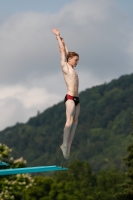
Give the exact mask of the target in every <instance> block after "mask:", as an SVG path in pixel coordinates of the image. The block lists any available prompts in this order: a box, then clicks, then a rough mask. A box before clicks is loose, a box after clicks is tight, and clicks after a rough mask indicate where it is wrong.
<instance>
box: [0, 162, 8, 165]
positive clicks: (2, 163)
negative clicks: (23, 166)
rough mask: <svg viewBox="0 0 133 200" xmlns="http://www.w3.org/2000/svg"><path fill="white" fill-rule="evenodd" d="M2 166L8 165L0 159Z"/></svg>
mask: <svg viewBox="0 0 133 200" xmlns="http://www.w3.org/2000/svg"><path fill="white" fill-rule="evenodd" d="M0 166H8V164H7V163H5V162H2V161H0Z"/></svg>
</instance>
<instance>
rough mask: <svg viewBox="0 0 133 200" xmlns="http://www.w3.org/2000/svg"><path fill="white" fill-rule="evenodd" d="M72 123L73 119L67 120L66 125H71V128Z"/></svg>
mask: <svg viewBox="0 0 133 200" xmlns="http://www.w3.org/2000/svg"><path fill="white" fill-rule="evenodd" d="M72 124H73V119H71V120H67V121H66V126H67V127H70V128H71V126H72Z"/></svg>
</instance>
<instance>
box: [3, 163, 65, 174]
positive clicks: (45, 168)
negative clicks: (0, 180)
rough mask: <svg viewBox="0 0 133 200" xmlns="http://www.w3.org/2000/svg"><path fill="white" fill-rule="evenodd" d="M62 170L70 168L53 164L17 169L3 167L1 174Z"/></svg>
mask: <svg viewBox="0 0 133 200" xmlns="http://www.w3.org/2000/svg"><path fill="white" fill-rule="evenodd" d="M61 170H68V168H65V167H61V166H56V165H53V166H40V167H25V168H15V169H1V170H0V176H3V175H12V174H26V173H29V174H30V173H38V172H52V171H61Z"/></svg>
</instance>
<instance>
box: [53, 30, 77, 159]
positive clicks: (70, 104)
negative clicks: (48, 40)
mask: <svg viewBox="0 0 133 200" xmlns="http://www.w3.org/2000/svg"><path fill="white" fill-rule="evenodd" d="M52 32H53V33H54V34H55V35H56V39H57V40H58V45H59V50H60V53H61V67H62V72H63V76H64V80H65V83H66V86H67V94H66V96H65V99H64V103H65V105H66V124H65V127H64V134H63V143H62V145H61V146H60V148H61V150H62V153H63V156H64V158H65V159H68V158H69V154H70V148H71V144H72V140H73V138H74V135H75V130H76V127H77V124H78V116H79V112H80V102H79V97H78V87H79V79H78V74H77V72H76V71H75V69H74V68H75V67H76V65H77V64H78V61H79V55H78V54H77V53H75V52H68V49H67V47H66V45H65V42H64V40H63V38H61V37H60V32H59V30H58V29H52Z"/></svg>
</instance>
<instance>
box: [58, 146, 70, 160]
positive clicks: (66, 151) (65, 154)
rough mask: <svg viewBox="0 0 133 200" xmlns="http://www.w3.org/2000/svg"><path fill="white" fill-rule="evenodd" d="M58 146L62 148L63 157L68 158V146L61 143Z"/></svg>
mask: <svg viewBox="0 0 133 200" xmlns="http://www.w3.org/2000/svg"><path fill="white" fill-rule="evenodd" d="M60 148H61V150H62V153H63V156H64V158H65V159H68V158H69V154H68V150H69V147H67V146H66V147H64V146H63V145H61V146H60Z"/></svg>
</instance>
